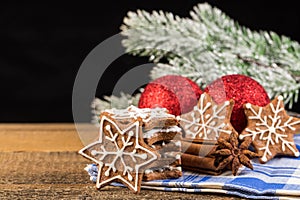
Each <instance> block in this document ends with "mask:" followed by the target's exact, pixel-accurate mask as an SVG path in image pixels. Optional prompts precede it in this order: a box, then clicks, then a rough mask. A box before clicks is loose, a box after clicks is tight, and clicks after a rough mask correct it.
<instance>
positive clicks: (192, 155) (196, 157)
mask: <svg viewBox="0 0 300 200" xmlns="http://www.w3.org/2000/svg"><path fill="white" fill-rule="evenodd" d="M181 145H182V154H181V162H182V168H183V169H185V170H189V171H195V172H201V173H206V174H211V175H219V174H221V173H222V170H218V169H217V168H218V166H217V165H218V163H217V161H216V157H215V156H214V155H213V152H215V151H216V148H217V141H216V140H200V139H199V140H189V139H182V142H181Z"/></svg>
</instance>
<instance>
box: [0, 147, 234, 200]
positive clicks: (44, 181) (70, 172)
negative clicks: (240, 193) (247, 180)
mask: <svg viewBox="0 0 300 200" xmlns="http://www.w3.org/2000/svg"><path fill="white" fill-rule="evenodd" d="M88 163H89V161H88V160H86V159H84V158H83V157H81V156H80V155H78V154H77V153H76V152H1V153H0V166H1V170H0V199H172V200H173V199H204V200H206V199H217V200H221V199H222V200H227V199H240V198H237V197H230V196H224V195H213V194H203V193H198V194H195V193H180V192H162V191H154V190H142V191H141V193H140V194H138V195H135V194H132V192H131V191H130V190H128V189H126V188H120V187H105V188H103V189H101V190H96V189H95V184H94V183H91V182H90V180H89V177H88V175H87V173H86V172H85V171H84V170H83V168H84V167H85V166H86V164H88Z"/></svg>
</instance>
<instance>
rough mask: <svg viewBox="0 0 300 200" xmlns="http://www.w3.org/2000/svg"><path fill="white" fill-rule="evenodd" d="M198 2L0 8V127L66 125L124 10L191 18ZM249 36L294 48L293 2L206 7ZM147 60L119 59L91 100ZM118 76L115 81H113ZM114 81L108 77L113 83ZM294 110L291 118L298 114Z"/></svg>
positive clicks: (296, 17) (297, 26) (297, 22)
mask: <svg viewBox="0 0 300 200" xmlns="http://www.w3.org/2000/svg"><path fill="white" fill-rule="evenodd" d="M199 2H203V1H192V0H184V1H169V0H168V1H166V0H164V1H140V0H135V1H134V0H130V1H116V0H115V1H107V2H106V3H103V4H101V5H99V4H94V3H92V2H85V1H84V2H83V1H78V3H76V1H73V2H72V3H65V4H64V3H39V4H36V3H24V4H4V3H1V6H0V91H1V100H0V122H71V121H72V120H73V118H72V108H71V106H72V88H73V82H74V80H75V76H76V73H77V71H78V69H79V67H80V65H81V63H82V61H83V60H84V58H85V57H86V56H87V55H88V53H89V52H90V51H91V50H92V49H93V48H94V47H95V46H97V45H98V44H99V43H100V42H102V41H103V40H105V39H106V38H108V37H110V36H112V35H114V34H117V33H119V27H120V26H121V24H122V20H123V18H124V17H125V16H126V14H127V12H128V11H136V10H137V9H144V10H147V11H152V10H163V11H170V12H173V13H174V14H177V15H179V16H182V17H189V11H190V10H191V9H192V7H193V6H194V5H196V4H197V3H199ZM207 2H208V3H210V4H211V5H214V6H217V7H218V8H220V9H221V10H223V11H224V12H225V13H226V14H227V15H229V16H230V17H232V18H233V19H235V20H236V21H238V22H239V23H240V24H241V25H244V26H247V27H249V28H251V29H252V30H260V29H262V30H272V31H274V32H276V33H278V34H280V35H282V34H283V35H286V36H289V37H291V38H292V39H293V40H297V41H300V12H299V9H298V8H299V7H298V6H297V5H296V3H297V1H278V2H277V1H276V2H274V1H271V3H270V2H265V1H228V0H227V1H207ZM146 62H147V58H137V57H133V56H128V55H126V56H122V57H121V58H120V59H118V60H116V61H115V62H114V63H113V64H112V65H111V66H110V67H109V69H108V71H107V72H106V73H105V74H106V75H107V74H108V75H107V76H109V77H110V78H109V79H105V80H103V79H101V80H102V81H101V82H103V81H105V84H103V83H101V82H100V83H99V84H100V85H101V84H102V87H101V89H100V90H98V93H97V96H99V97H100V96H101V95H103V94H106V95H109V94H110V92H111V90H112V88H113V86H114V83H115V82H116V81H117V80H118V78H119V77H120V76H121V75H122V74H123V73H125V72H126V71H127V70H129V69H130V68H131V67H133V66H135V65H137V64H142V63H146ZM114 73H116V74H114ZM112 74H114V76H112ZM299 107H300V104H299V103H298V104H295V105H294V107H293V110H294V111H297V112H300V109H299Z"/></svg>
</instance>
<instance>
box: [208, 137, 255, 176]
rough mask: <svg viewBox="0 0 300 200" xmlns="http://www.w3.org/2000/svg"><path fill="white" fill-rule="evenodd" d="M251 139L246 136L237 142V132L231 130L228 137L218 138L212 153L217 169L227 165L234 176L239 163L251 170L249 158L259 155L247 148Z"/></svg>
mask: <svg viewBox="0 0 300 200" xmlns="http://www.w3.org/2000/svg"><path fill="white" fill-rule="evenodd" d="M251 141H252V140H251V138H248V139H247V140H245V141H243V142H242V143H241V144H239V140H238V133H237V132H232V133H231V135H230V137H229V138H228V139H224V138H219V140H218V147H217V149H216V151H215V152H214V153H213V155H215V156H216V163H217V165H218V168H217V170H223V169H225V168H226V167H228V166H229V168H231V170H232V174H233V175H234V176H236V174H237V172H238V169H239V168H240V166H241V165H244V166H246V167H248V168H250V169H252V170H253V166H252V164H251V162H250V160H251V159H252V158H257V157H259V155H258V154H257V153H254V152H252V151H250V150H248V148H249V146H250V144H251Z"/></svg>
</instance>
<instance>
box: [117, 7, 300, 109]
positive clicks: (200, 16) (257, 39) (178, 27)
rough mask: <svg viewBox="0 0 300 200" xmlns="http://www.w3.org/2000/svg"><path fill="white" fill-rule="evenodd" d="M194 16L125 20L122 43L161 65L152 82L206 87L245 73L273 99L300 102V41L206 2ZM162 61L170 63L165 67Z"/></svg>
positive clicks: (137, 15)
mask: <svg viewBox="0 0 300 200" xmlns="http://www.w3.org/2000/svg"><path fill="white" fill-rule="evenodd" d="M190 15H191V19H189V18H180V17H178V16H174V15H173V14H172V13H164V12H162V11H160V12H156V11H154V12H153V13H152V14H150V13H148V12H146V11H141V10H138V11H137V13H134V12H129V13H128V17H126V18H124V25H122V26H121V30H122V34H123V35H124V36H126V37H127V38H126V39H125V40H123V45H124V46H125V47H126V50H127V52H129V53H132V54H133V55H139V56H149V57H150V60H151V61H154V62H156V63H158V65H157V67H154V68H153V70H152V71H151V78H152V79H155V78H158V77H160V76H163V75H166V74H180V75H182V76H186V77H189V78H191V79H192V80H194V81H196V82H197V83H198V84H199V85H200V86H201V87H205V85H206V84H207V83H210V82H212V81H213V80H215V79H217V78H219V77H220V76H223V75H226V74H245V75H248V76H250V77H252V78H254V79H255V80H257V81H258V82H259V83H260V84H262V85H263V86H264V87H265V89H266V90H267V92H268V94H269V96H270V98H274V97H275V96H277V95H279V94H281V95H284V96H285V98H286V102H285V103H289V105H290V107H291V106H292V104H293V102H294V101H297V99H298V91H299V88H300V84H299V79H300V78H299V77H300V45H299V43H297V42H295V41H292V40H290V39H289V38H288V37H285V36H281V37H280V36H278V35H277V34H276V33H274V32H266V31H260V32H256V31H251V30H250V29H248V28H246V27H243V26H240V25H239V24H238V23H236V22H235V21H234V20H232V19H230V18H229V17H228V16H227V15H225V14H224V13H222V12H221V11H220V10H219V9H217V8H212V7H211V6H210V5H209V4H207V3H204V4H199V5H197V6H195V7H194V10H193V11H191V12H190ZM162 58H164V59H166V60H167V63H164V64H163V63H160V62H161V59H162Z"/></svg>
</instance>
